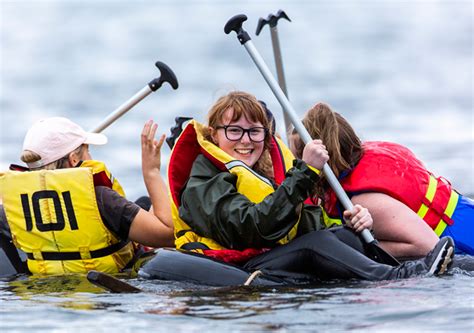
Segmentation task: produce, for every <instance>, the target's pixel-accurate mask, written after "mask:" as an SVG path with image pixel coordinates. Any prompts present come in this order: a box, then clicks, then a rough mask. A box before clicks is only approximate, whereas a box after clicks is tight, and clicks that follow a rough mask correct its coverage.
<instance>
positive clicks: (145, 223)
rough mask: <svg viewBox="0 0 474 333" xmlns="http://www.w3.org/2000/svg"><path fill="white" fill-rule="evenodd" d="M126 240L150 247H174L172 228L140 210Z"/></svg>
mask: <svg viewBox="0 0 474 333" xmlns="http://www.w3.org/2000/svg"><path fill="white" fill-rule="evenodd" d="M128 238H130V239H131V240H133V241H135V242H138V243H140V244H143V245H146V246H151V247H164V246H167V247H174V235H173V227H170V226H168V225H166V224H165V223H163V222H162V221H161V220H160V219H158V218H157V217H156V216H155V215H153V214H152V213H150V212H147V211H146V210H144V209H141V208H140V210H139V211H138V213H137V215H136V216H135V218H134V219H133V221H132V224H131V225H130V231H129V233H128Z"/></svg>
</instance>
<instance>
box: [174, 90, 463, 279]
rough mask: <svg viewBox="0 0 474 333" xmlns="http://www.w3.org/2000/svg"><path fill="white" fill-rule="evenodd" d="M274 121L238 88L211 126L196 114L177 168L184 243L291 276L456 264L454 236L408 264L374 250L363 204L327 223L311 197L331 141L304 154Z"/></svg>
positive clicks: (398, 273) (383, 272) (220, 104)
mask: <svg viewBox="0 0 474 333" xmlns="http://www.w3.org/2000/svg"><path fill="white" fill-rule="evenodd" d="M269 126H270V124H269V121H268V119H267V116H266V114H265V111H264V110H263V108H262V106H261V104H260V103H259V102H258V101H257V99H256V98H255V97H254V96H252V95H250V94H247V93H244V92H231V93H229V94H227V95H226V96H223V97H221V98H220V99H219V100H218V101H217V102H216V103H215V105H214V106H213V107H212V108H211V110H210V112H209V125H208V126H204V125H202V124H199V123H198V122H196V121H192V122H191V123H190V124H188V126H187V127H186V128H185V129H184V131H183V133H182V134H181V136H180V137H179V139H178V141H177V142H176V145H175V147H174V149H173V153H172V156H171V159H170V165H169V168H168V174H169V184H170V190H171V196H172V199H173V202H172V204H173V222H174V225H175V237H176V247H177V248H179V249H184V250H191V251H195V252H200V253H203V254H205V255H208V256H211V257H214V258H218V259H221V260H224V261H227V262H232V263H235V264H239V265H241V266H243V267H244V268H245V269H247V270H249V271H251V272H254V271H258V270H260V271H262V272H265V273H267V274H269V275H272V276H278V277H279V278H283V279H284V280H285V281H288V283H292V282H294V281H295V279H299V278H301V277H304V278H305V279H306V280H308V279H309V280H312V279H324V280H325V279H332V278H343V279H344V278H362V279H368V280H383V279H396V278H404V277H409V276H413V275H417V274H423V275H424V274H435V275H439V274H442V273H444V272H445V271H446V269H447V266H448V264H449V263H450V261H451V258H452V252H453V250H454V249H453V245H452V240H451V239H450V238H444V239H442V240H440V242H439V243H438V244H437V245H436V247H435V248H434V249H433V251H432V252H431V253H429V254H428V256H427V257H425V258H423V259H422V260H419V261H410V262H405V263H403V264H402V265H400V266H398V267H392V266H388V265H384V264H380V263H378V262H375V261H373V260H372V259H370V258H369V257H367V256H366V255H365V253H364V248H363V244H362V242H361V241H360V239H359V237H358V236H357V235H356V232H360V231H361V230H363V229H365V228H371V226H372V217H371V215H370V214H369V212H368V211H367V209H365V208H363V207H362V206H360V205H355V207H354V209H353V211H351V212H349V211H346V212H345V217H346V219H347V226H348V227H334V228H327V227H328V226H326V225H324V223H323V219H322V214H321V209H320V208H319V207H316V206H306V205H305V204H304V201H305V199H307V198H308V197H309V196H310V195H311V192H312V189H313V188H314V184H315V182H317V181H318V179H319V170H320V169H322V167H323V165H324V164H325V163H326V162H327V161H328V158H329V157H328V154H327V151H326V150H325V147H324V146H323V145H322V143H321V141H320V140H314V141H312V142H310V143H308V144H307V145H306V147H305V148H304V151H303V156H302V159H301V160H298V159H297V160H294V158H293V155H292V154H291V152H290V151H289V149H288V148H287V147H286V146H285V145H284V144H283V143H282V142H281V141H280V140H279V139H277V138H275V137H274V136H272V135H271V134H270V129H269Z"/></svg>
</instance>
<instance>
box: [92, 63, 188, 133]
mask: <svg viewBox="0 0 474 333" xmlns="http://www.w3.org/2000/svg"><path fill="white" fill-rule="evenodd" d="M155 66H156V68H158V70H159V71H160V76H159V77H157V78H154V79H153V80H151V81H150V82H148V84H147V85H146V86H145V87H143V88H142V89H141V90H140V91H139V92H137V93H136V94H135V95H133V96H132V97H131V98H130V99H129V100H128V101H126V102H125V103H123V104H122V105H120V106H119V107H118V108H117V109H115V110H114V111H112V113H110V114H109V115H108V116H107V117H106V118H105V119H104V120H103V121H102V122H101V123H100V124H99V125H98V126H97V127H96V128H94V129H93V130H92V132H93V133H100V132H102V131H103V130H104V129H106V128H107V127H109V126H110V125H111V124H112V123H113V122H115V121H116V120H117V119H118V118H120V117H121V116H123V115H124V114H125V113H126V112H128V111H129V110H130V109H131V108H133V107H134V106H135V105H137V104H138V103H139V102H140V101H142V100H143V99H144V98H145V97H147V96H148V95H149V94H150V93H152V92H153V91H157V90H158V89H160V88H161V86H162V85H163V83H165V82H168V83H169V85H170V86H171V87H172V88H173V89H175V90H176V89H178V86H179V84H178V79H177V78H176V75H175V74H174V72H173V70H172V69H171V68H169V67H168V65H166V64H165V63H163V62H161V61H157V62H156V63H155Z"/></svg>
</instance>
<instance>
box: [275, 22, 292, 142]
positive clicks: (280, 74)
mask: <svg viewBox="0 0 474 333" xmlns="http://www.w3.org/2000/svg"><path fill="white" fill-rule="evenodd" d="M270 36H271V37H272V48H273V57H274V58H275V67H276V71H277V77H278V84H279V85H280V88H281V90H282V91H283V93H284V94H285V96H286V97H287V98H288V89H287V88H286V79H285V72H284V71H283V60H282V57H281V49H280V39H279V38H278V27H277V26H274V27H270ZM283 119H284V121H285V133H286V138H287V140H288V142H289V141H290V134H291V133H290V129H291V126H290V125H291V121H290V118H289V117H288V115H287V113H286V112H284V113H283Z"/></svg>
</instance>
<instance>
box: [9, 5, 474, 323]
mask: <svg viewBox="0 0 474 333" xmlns="http://www.w3.org/2000/svg"><path fill="white" fill-rule="evenodd" d="M278 9H284V10H285V11H286V13H287V14H288V15H289V17H290V18H291V19H292V22H291V23H290V22H286V21H280V24H279V33H280V43H281V47H282V52H283V61H284V66H285V74H286V79H287V85H288V90H289V96H290V100H291V102H292V104H293V106H294V108H295V109H296V110H297V112H298V114H299V115H300V116H302V115H303V114H304V111H305V110H307V109H308V108H309V107H310V106H312V105H313V104H315V103H316V102H317V101H320V100H322V101H325V102H327V103H329V104H331V105H332V106H333V107H334V108H335V109H336V110H337V111H339V112H340V113H342V114H343V115H344V116H345V117H346V118H347V119H348V120H349V121H350V122H351V123H352V124H353V126H354V127H355V129H356V131H357V132H358V133H359V134H360V136H361V137H362V138H363V139H367V140H368V139H382V140H392V141H396V142H399V143H402V144H404V145H406V146H408V147H409V148H410V149H412V150H413V151H414V152H415V153H416V154H417V155H418V156H419V157H420V158H421V159H422V160H423V161H424V162H425V163H426V165H427V166H428V168H429V169H431V170H432V171H433V172H435V173H436V174H438V175H443V176H444V177H446V178H447V179H449V180H450V181H451V182H452V183H453V184H454V186H455V188H457V189H458V190H459V191H461V192H463V193H467V194H473V193H474V186H473V185H474V180H473V179H474V177H473V170H474V168H473V163H474V137H473V135H474V128H473V93H472V91H473V65H472V59H473V44H472V41H473V17H472V16H473V15H472V13H473V8H472V2H471V1H448V0H446V1H396V0H392V1H390V0H387V1H357V2H356V1H331V2H330V1H327V2H326V1H318V2H316V1H301V0H299V1H259V2H258V3H257V2H254V1H233V2H228V1H210V0H207V1H134V2H126V1H105V0H102V1H53V0H51V1H47V0H45V1H5V0H3V1H0V29H1V31H0V33H1V39H0V41H1V55H0V130H1V133H0V140H1V145H0V169H2V170H3V169H5V168H7V166H8V165H9V164H10V163H20V161H19V154H20V152H21V147H22V141H23V137H24V135H25V133H26V130H27V129H28V127H29V126H30V125H31V124H32V123H33V122H34V121H36V120H38V119H40V118H44V117H49V116H57V115H62V116H67V117H69V118H71V119H73V120H75V121H76V122H78V123H80V124H81V125H82V126H83V127H85V128H93V127H95V126H96V125H97V124H98V123H99V122H100V121H101V120H102V119H103V118H105V117H106V116H107V115H108V114H109V113H110V112H111V111H112V110H114V109H115V108H116V107H118V106H119V105H121V104H122V103H123V102H125V101H126V100H127V99H128V98H129V97H131V96H132V95H133V94H134V93H136V92H137V91H138V90H140V89H141V88H142V87H144V86H145V84H147V82H149V81H150V80H151V79H153V78H154V77H156V76H158V75H159V73H158V71H157V69H156V68H155V67H154V62H155V61H157V60H160V61H163V62H165V63H166V64H168V65H169V66H170V67H171V68H172V69H173V71H174V72H175V73H176V75H177V77H178V80H179V83H180V87H179V89H178V90H177V91H174V90H172V89H171V88H170V87H169V86H167V85H166V86H163V87H162V88H161V89H160V90H158V91H157V92H156V93H153V94H152V95H150V96H149V97H147V99H145V100H144V101H143V102H141V103H140V104H139V105H138V106H137V107H136V108H135V109H133V110H131V111H130V112H129V113H128V114H126V115H125V116H124V117H123V118H121V119H120V120H118V121H117V122H116V123H115V124H113V125H112V126H111V127H109V128H107V129H106V130H105V134H106V135H107V136H108V137H109V144H108V145H107V146H106V147H99V148H97V147H93V148H92V154H93V156H94V157H95V158H96V159H100V160H104V161H106V162H107V165H108V166H109V168H110V169H111V170H112V172H113V174H114V175H115V176H116V177H117V178H118V179H119V180H120V181H121V183H122V185H123V186H124V188H125V190H126V192H127V195H128V197H129V198H131V199H134V198H136V197H138V196H140V195H142V194H144V193H145V187H144V185H143V182H142V180H141V174H140V139H139V134H140V131H141V128H142V126H143V123H144V122H145V121H146V120H147V119H150V118H153V119H155V120H156V121H157V122H158V123H159V124H160V128H161V130H162V131H163V132H165V133H169V128H170V126H172V124H173V121H174V117H175V116H177V115H183V116H193V117H195V118H196V119H198V120H201V121H204V120H205V115H206V113H207V110H208V109H209V107H210V106H211V105H212V103H213V101H215V99H216V98H217V97H218V96H220V95H222V94H224V93H226V92H227V91H229V90H232V89H239V90H245V91H249V92H252V93H254V94H255V95H257V97H258V98H259V99H262V100H264V101H266V102H267V104H268V105H269V107H270V109H271V110H273V112H274V114H275V116H276V117H277V121H278V123H279V128H280V131H281V129H282V123H283V120H282V116H281V112H280V108H279V106H278V103H277V101H276V99H275V98H274V97H273V95H272V94H271V92H270V90H269V88H268V87H267V85H266V84H265V82H264V80H263V79H262V77H261V76H260V74H259V73H258V71H257V69H256V67H255V65H254V64H253V63H252V61H251V60H250V58H249V56H248V55H247V54H246V52H245V50H244V48H243V47H242V46H241V45H240V44H239V43H238V42H237V39H236V37H235V35H234V34H232V35H231V36H228V35H225V34H224V32H223V26H224V24H225V22H226V21H227V19H228V18H230V17H231V16H233V15H235V14H239V13H245V14H247V15H248V17H249V20H248V21H247V22H246V23H245V24H244V27H245V28H246V30H247V31H248V32H249V33H250V35H251V37H252V38H253V42H254V44H255V46H256V48H257V49H258V50H259V51H260V53H261V54H262V57H263V58H264V59H265V60H266V61H267V64H268V66H269V67H270V69H272V70H273V68H274V63H273V59H272V57H273V54H272V50H271V42H270V36H269V35H270V33H269V31H268V27H266V28H265V29H264V30H263V31H262V33H261V34H260V36H258V37H255V34H254V31H255V28H256V25H257V21H258V18H259V17H266V16H267V15H268V14H269V13H276V12H277V10H278ZM163 154H164V162H163V164H164V165H165V166H166V164H167V161H168V158H169V149H168V148H165V149H164V152H163ZM163 172H164V173H165V172H166V168H164V170H163ZM54 281H55V280H54V279H46V280H41V279H40V280H33V281H31V279H30V280H27V281H15V282H14V283H13V284H12V283H11V282H6V281H0V300H1V307H0V318H1V320H0V322H1V328H5V329H6V330H7V331H19V332H26V331H48V332H50V331H68V330H71V331H81V332H88V331H94V332H100V331H105V330H108V329H110V327H111V323H113V325H114V326H115V327H117V328H120V329H121V330H123V331H132V330H136V329H142V328H143V329H151V330H162V331H169V330H180V331H181V330H182V331H184V330H186V331H192V332H194V331H204V330H228V331H246V330H272V329H275V330H279V331H290V330H291V331H299V330H314V331H334V330H354V331H362V330H363V331H367V330H368V331H399V330H405V331H420V330H428V331H430V330H439V331H447V330H454V331H460V332H468V331H471V332H472V331H474V324H473V315H472V313H473V311H472V310H473V307H474V303H473V294H474V288H473V287H474V286H473V280H472V276H469V275H466V274H461V273H456V274H454V275H451V276H448V277H446V278H442V279H435V278H429V279H414V280H407V281H397V282H390V283H360V282H359V283H353V284H341V285H335V286H331V287H328V286H322V287H319V288H303V289H288V290H286V289H285V290H266V291H252V292H248V290H246V289H245V290H240V289H237V290H231V291H227V292H226V293H219V292H218V291H215V292H214V291H212V290H211V291H210V294H209V295H204V296H203V295H195V294H193V292H194V291H195V289H196V287H189V286H182V285H173V284H156V285H151V286H147V285H144V286H143V287H145V288H147V289H151V292H150V293H145V294H138V295H112V294H108V293H103V292H100V291H99V290H97V289H95V287H91V286H87V287H85V286H86V285H85V284H84V283H83V284H82V286H81V287H80V288H77V290H79V291H71V290H67V288H66V290H61V288H59V287H58V289H57V290H56V291H55V290H48V289H45V287H48V288H49V287H50V285H52V286H53V287H54V286H55V285H57V284H58V283H60V282H54ZM59 281H61V280H59ZM83 282H85V281H83ZM71 283H72V285H74V283H76V282H71V281H67V283H65V284H66V285H70V284H71ZM77 283H79V282H77ZM136 283H137V284H139V285H141V284H142V282H140V281H136ZM79 284H80V283H79ZM84 288H85V289H84ZM189 290H191V291H192V292H189ZM206 290H207V288H204V291H206ZM180 292H184V294H183V293H180ZM448 296H449V297H448ZM181 308H186V310H183V309H181ZM169 309H171V310H172V311H169ZM173 309H175V310H173ZM25 310H26V311H25ZM173 311H175V312H176V313H175V312H173ZM180 311H182V313H181V312H180Z"/></svg>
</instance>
